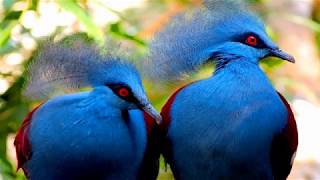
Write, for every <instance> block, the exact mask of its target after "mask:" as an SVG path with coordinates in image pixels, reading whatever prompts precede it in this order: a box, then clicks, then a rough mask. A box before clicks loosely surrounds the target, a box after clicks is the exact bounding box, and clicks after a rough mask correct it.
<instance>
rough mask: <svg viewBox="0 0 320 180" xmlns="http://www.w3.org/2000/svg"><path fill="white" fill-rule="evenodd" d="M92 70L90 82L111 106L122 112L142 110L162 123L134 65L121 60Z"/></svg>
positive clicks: (110, 61)
mask: <svg viewBox="0 0 320 180" xmlns="http://www.w3.org/2000/svg"><path fill="white" fill-rule="evenodd" d="M92 70H94V72H92V73H89V74H91V76H90V77H89V78H90V81H91V82H92V85H93V87H94V89H96V92H97V93H99V94H100V95H101V94H102V95H105V96H104V97H106V98H107V99H106V100H107V101H108V103H109V104H112V105H113V106H115V107H116V108H119V109H121V110H125V109H140V110H142V111H144V112H145V113H147V114H149V115H150V116H151V117H153V118H154V119H155V120H156V122H157V123H159V124H160V123H161V121H162V118H161V115H160V114H159V113H158V112H157V111H156V110H155V108H154V107H153V106H152V105H151V103H150V101H149V100H148V98H147V96H146V93H145V91H144V88H143V85H142V82H141V79H140V76H139V73H138V71H137V70H136V68H135V66H134V65H132V64H130V63H129V62H127V61H124V60H121V59H112V60H106V61H104V63H103V64H99V67H97V68H94V69H92ZM100 97H101V96H100ZM102 97H103V96H102Z"/></svg>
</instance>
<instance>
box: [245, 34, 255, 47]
mask: <svg viewBox="0 0 320 180" xmlns="http://www.w3.org/2000/svg"><path fill="white" fill-rule="evenodd" d="M246 43H247V44H248V45H250V46H255V45H257V43H258V40H257V38H256V37H254V36H249V37H247V40H246Z"/></svg>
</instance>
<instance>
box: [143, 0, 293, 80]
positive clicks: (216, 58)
mask: <svg viewBox="0 0 320 180" xmlns="http://www.w3.org/2000/svg"><path fill="white" fill-rule="evenodd" d="M268 56H274V57H279V58H281V59H284V60H288V61H290V62H294V58H293V57H292V56H290V55H289V54H287V53H286V52H284V51H282V50H280V49H279V47H278V46H277V45H276V44H275V43H274V42H273V41H272V40H271V38H270V37H269V36H268V35H267V33H266V30H265V26H264V24H263V23H262V22H261V21H260V19H259V18H258V17H257V16H256V15H255V14H254V13H252V12H250V11H249V10H248V8H247V7H246V5H245V4H243V1H236V0H210V1H209V0H208V1H205V2H204V5H203V6H201V7H196V8H194V9H191V10H189V11H186V12H183V13H180V14H178V15H176V16H175V17H174V18H173V19H172V20H171V22H169V23H168V25H167V27H165V28H164V29H163V30H162V31H160V32H159V33H157V34H156V36H155V37H154V39H153V40H152V41H151V43H150V55H149V58H148V63H147V65H148V66H147V68H148V69H149V71H150V72H148V74H150V75H151V77H155V78H156V79H159V78H160V79H169V80H172V79H173V80H174V79H177V78H179V77H181V76H183V75H184V74H187V73H189V72H192V71H194V70H196V69H197V68H198V67H199V66H201V65H203V64H205V63H207V62H209V61H213V62H216V64H217V66H218V68H219V65H221V64H225V63H228V62H231V61H235V60H246V61H250V62H253V63H256V64H258V62H259V61H260V60H261V59H263V58H265V57H268Z"/></svg>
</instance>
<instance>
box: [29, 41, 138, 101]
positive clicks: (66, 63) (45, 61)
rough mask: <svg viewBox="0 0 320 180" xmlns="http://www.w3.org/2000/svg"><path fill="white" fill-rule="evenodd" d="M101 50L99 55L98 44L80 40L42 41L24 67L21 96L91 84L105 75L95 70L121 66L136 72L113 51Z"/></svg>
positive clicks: (46, 94)
mask: <svg viewBox="0 0 320 180" xmlns="http://www.w3.org/2000/svg"><path fill="white" fill-rule="evenodd" d="M105 54H106V55H102V54H101V53H100V51H99V48H97V47H93V46H89V45H84V44H83V43H75V44H73V45H71V46H70V45H68V46H67V45H66V44H64V43H46V45H44V46H43V47H42V48H41V49H40V52H39V54H38V55H37V56H36V58H35V60H34V61H33V62H32V63H31V64H30V66H29V67H28V71H29V80H28V83H27V86H26V89H25V93H24V94H25V96H27V97H28V98H31V99H47V98H50V97H52V96H55V95H61V94H62V93H64V92H66V91H70V90H78V89H79V88H82V87H90V86H91V87H92V86H94V83H95V81H97V80H99V78H105V77H101V74H99V72H105V71H108V69H109V68H117V67H118V66H121V67H122V66H123V67H125V68H124V70H123V71H125V70H126V71H130V72H132V73H137V70H136V69H135V67H134V66H133V65H132V64H131V63H129V62H127V61H124V60H122V57H121V58H120V57H119V54H117V52H110V51H109V50H108V51H107V53H105ZM115 54H116V55H115ZM122 69H123V68H122ZM114 76H115V75H114Z"/></svg>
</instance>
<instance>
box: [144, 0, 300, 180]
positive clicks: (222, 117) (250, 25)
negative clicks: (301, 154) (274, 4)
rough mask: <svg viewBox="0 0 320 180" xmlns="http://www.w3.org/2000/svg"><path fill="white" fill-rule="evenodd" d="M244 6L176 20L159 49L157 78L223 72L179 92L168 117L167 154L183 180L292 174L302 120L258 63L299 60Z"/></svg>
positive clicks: (155, 48)
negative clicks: (211, 67) (209, 66)
mask: <svg viewBox="0 0 320 180" xmlns="http://www.w3.org/2000/svg"><path fill="white" fill-rule="evenodd" d="M240 4H241V3H240ZM240 4H239V1H232V0H227V1H220V0H217V1H210V2H208V1H207V2H206V3H205V4H204V5H203V6H202V7H200V8H198V9H195V10H193V11H192V12H185V13H183V14H180V15H178V16H177V17H175V18H174V19H173V20H172V22H171V23H170V24H169V25H168V27H167V28H165V29H164V30H163V31H162V32H160V33H158V34H157V35H156V37H155V39H154V40H153V41H152V42H151V45H150V47H151V49H150V56H149V61H148V65H149V69H150V71H151V72H152V73H150V75H151V76H152V78H156V79H161V80H163V79H164V80H174V79H179V78H180V77H181V75H184V74H186V73H189V72H192V71H193V70H196V69H197V68H198V67H200V66H201V65H203V64H205V63H207V62H209V61H210V62H211V61H212V62H214V63H215V64H216V70H215V72H214V74H213V75H212V76H211V77H209V78H208V79H204V80H200V81H197V82H193V83H191V84H189V85H187V86H185V87H183V88H181V89H179V90H178V91H176V93H174V95H173V96H171V97H170V99H169V100H168V102H167V103H166V105H165V106H164V107H163V109H162V113H161V114H162V116H163V117H164V128H163V129H162V140H163V141H162V147H163V148H162V152H163V155H164V157H165V159H166V160H167V162H168V163H169V164H170V166H171V168H172V170H173V173H174V176H175V178H176V179H183V180H186V179H190V180H191V179H270V180H271V179H285V178H286V177H287V176H288V174H289V173H290V170H291V166H292V161H291V159H292V157H294V153H295V151H296V148H297V129H296V125H295V121H294V117H293V115H292V111H291V109H290V107H289V105H288V104H287V102H286V101H285V100H284V99H283V98H282V96H279V94H278V93H277V91H276V90H275V89H274V88H273V87H272V85H271V83H270V82H269V80H268V78H267V77H266V75H265V74H264V73H263V71H262V70H261V69H260V67H259V65H258V63H259V61H260V60H261V59H262V58H264V57H267V56H275V57H279V58H282V59H284V60H288V61H291V62H294V58H293V57H292V56H290V55H288V54H287V53H285V52H283V51H281V50H280V49H279V48H278V47H277V45H276V44H274V43H273V42H272V40H271V39H270V38H269V37H268V35H267V33H266V32H265V30H264V25H263V24H262V22H261V21H260V20H259V19H258V18H257V17H255V16H254V15H253V14H252V13H250V12H249V11H248V9H246V8H245V6H242V5H240ZM279 142H281V143H279ZM278 164H281V166H279V165H278Z"/></svg>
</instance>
